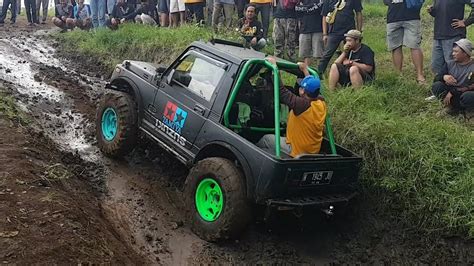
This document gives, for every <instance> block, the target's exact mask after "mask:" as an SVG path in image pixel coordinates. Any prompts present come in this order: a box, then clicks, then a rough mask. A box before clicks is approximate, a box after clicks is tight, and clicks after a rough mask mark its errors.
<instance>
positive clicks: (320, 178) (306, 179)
mask: <svg viewBox="0 0 474 266" xmlns="http://www.w3.org/2000/svg"><path fill="white" fill-rule="evenodd" d="M332 174H333V171H317V172H306V173H304V174H303V179H301V185H302V186H317V185H327V184H329V183H331V179H332Z"/></svg>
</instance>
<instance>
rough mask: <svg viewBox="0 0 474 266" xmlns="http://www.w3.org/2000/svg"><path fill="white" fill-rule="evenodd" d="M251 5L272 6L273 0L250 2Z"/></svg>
mask: <svg viewBox="0 0 474 266" xmlns="http://www.w3.org/2000/svg"><path fill="white" fill-rule="evenodd" d="M250 3H251V4H271V3H273V0H250Z"/></svg>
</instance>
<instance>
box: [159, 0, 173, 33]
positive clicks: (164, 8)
mask: <svg viewBox="0 0 474 266" xmlns="http://www.w3.org/2000/svg"><path fill="white" fill-rule="evenodd" d="M159 1H160V4H159V5H158V13H159V14H160V26H161V27H168V26H169V24H170V0H159Z"/></svg>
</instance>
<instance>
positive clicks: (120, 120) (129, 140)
mask: <svg viewBox="0 0 474 266" xmlns="http://www.w3.org/2000/svg"><path fill="white" fill-rule="evenodd" d="M108 108H112V109H113V110H114V111H115V113H116V115H117V132H116V134H115V136H114V138H113V139H112V140H110V141H109V140H106V139H105V137H104V135H103V133H102V116H103V113H104V111H105V110H107V109H108ZM137 118H138V116H137V109H136V104H135V101H134V100H133V99H132V97H131V96H130V95H128V94H126V93H123V92H109V93H107V94H105V95H104V96H103V98H102V100H101V101H100V103H99V107H98V109H97V114H96V138H97V143H98V146H99V148H100V150H101V151H102V153H103V154H105V155H106V156H108V157H113V158H118V157H122V156H124V155H126V154H128V153H129V152H130V151H132V150H133V148H134V147H135V145H136V142H137V138H138V137H137V134H138V126H137V122H138V121H137V120H138V119H137Z"/></svg>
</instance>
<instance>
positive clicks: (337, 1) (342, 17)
mask: <svg viewBox="0 0 474 266" xmlns="http://www.w3.org/2000/svg"><path fill="white" fill-rule="evenodd" d="M321 12H322V13H321V14H322V16H323V18H322V27H323V42H324V46H325V48H324V53H323V57H322V58H321V61H320V62H319V65H318V72H319V73H320V74H321V75H322V74H323V73H324V72H325V71H326V68H327V66H328V64H329V61H330V60H331V58H332V56H333V55H334V53H335V52H336V50H337V48H338V47H339V44H340V43H341V42H342V41H343V40H344V34H345V33H346V32H348V31H349V30H351V29H357V30H358V31H362V3H361V0H324V3H323V8H322V11H321Z"/></svg>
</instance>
